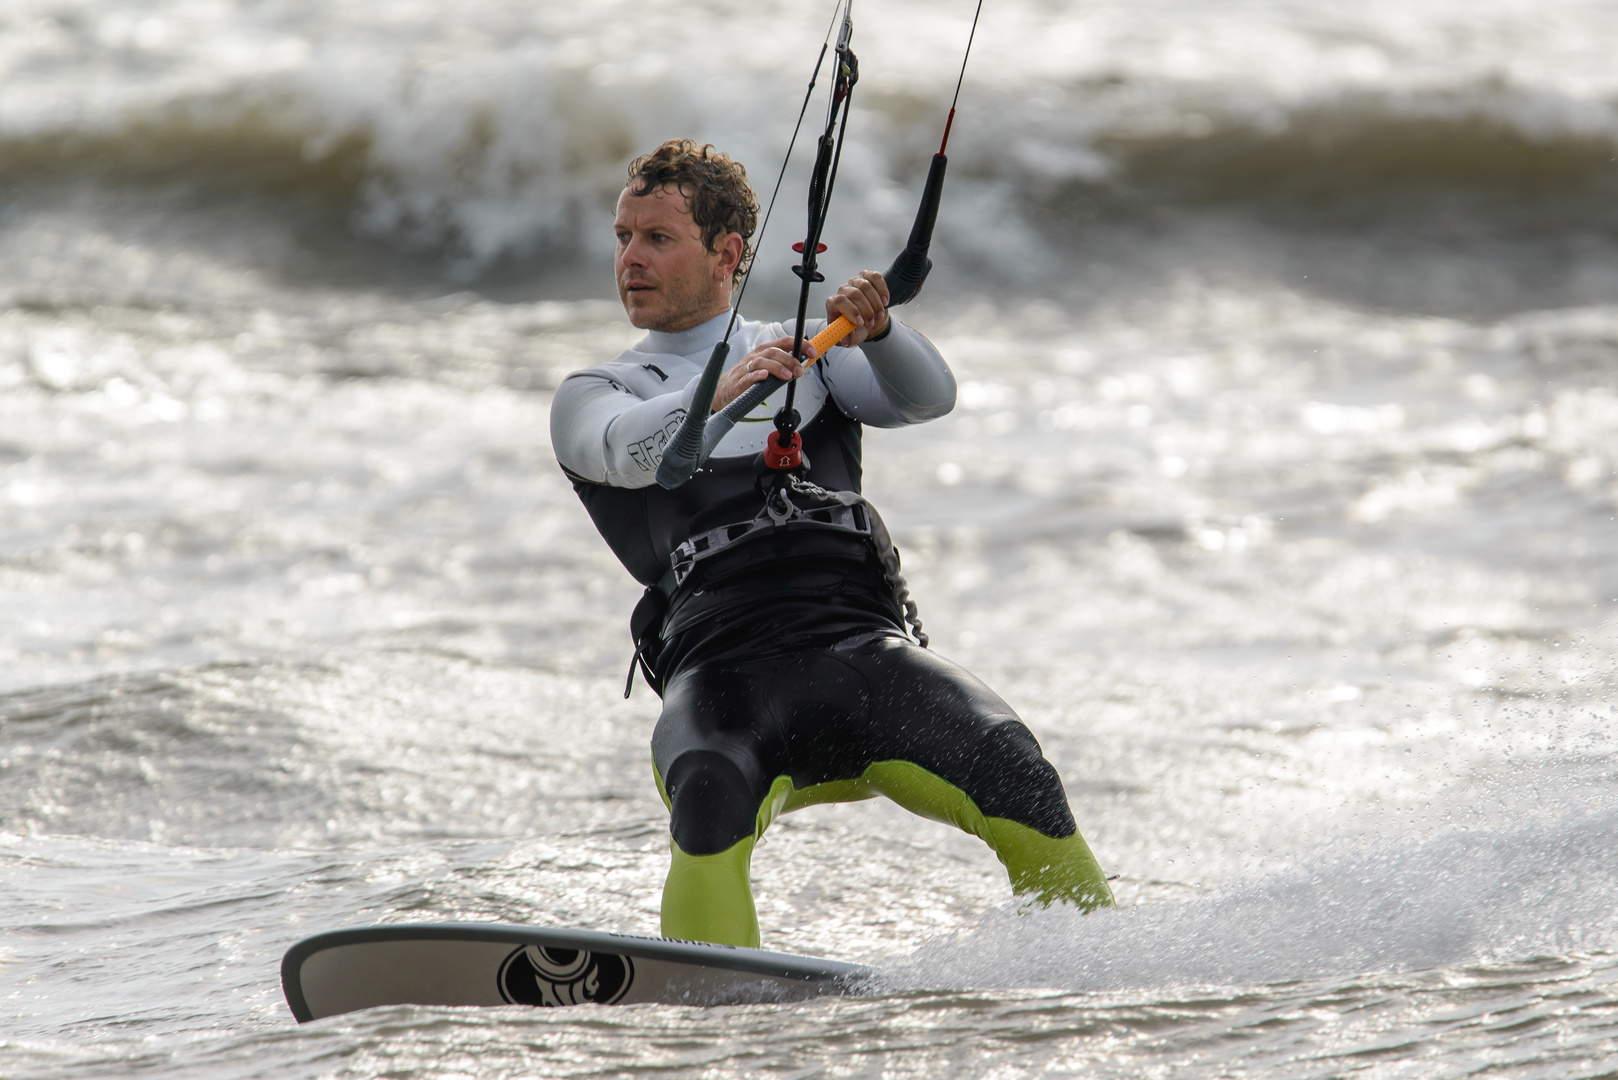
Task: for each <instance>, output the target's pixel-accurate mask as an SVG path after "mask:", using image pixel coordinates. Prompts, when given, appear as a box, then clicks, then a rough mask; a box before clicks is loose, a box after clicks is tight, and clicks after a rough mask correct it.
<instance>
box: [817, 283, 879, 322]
mask: <svg viewBox="0 0 1618 1080" xmlns="http://www.w3.org/2000/svg"><path fill="white" fill-rule="evenodd" d="M862 302H863V303H862ZM862 308H863V310H862ZM826 314H827V316H828V317H829V318H833V319H835V318H836V316H838V315H841V316H843V317H844V318H845V319H847V320H848V321H849V322H851V323H853V324H854V325H855V326H864V325H866V324H867V322H868V321H869V320H870V317H871V315H872V314H874V313H873V312H872V311H871V307H870V302H869V301H866V300H865V297H863V296H861V295H860V294H859V293H858V292H856V291H854V290H852V289H849V287H848V286H846V285H845V286H843V288H842V289H840V290H838V291H837V293H836V294H835V295H833V296H831V297H830V298H828V299H827V301H826Z"/></svg>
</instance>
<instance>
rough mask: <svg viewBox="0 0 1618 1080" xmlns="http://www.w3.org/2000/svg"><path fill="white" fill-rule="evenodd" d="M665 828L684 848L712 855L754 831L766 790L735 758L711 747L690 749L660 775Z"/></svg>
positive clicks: (681, 847) (694, 853)
mask: <svg viewBox="0 0 1618 1080" xmlns="http://www.w3.org/2000/svg"><path fill="white" fill-rule="evenodd" d="M663 786H664V789H665V790H666V791H667V792H668V797H669V832H670V833H671V834H673V837H674V842H675V843H676V844H678V845H679V846H680V849H681V850H682V851H685V852H687V853H689V854H691V855H716V854H718V853H719V852H721V851H725V850H727V849H728V848H731V847H733V846H735V844H736V843H737V842H739V841H740V840H742V839H743V838H746V837H751V836H752V835H753V830H754V827H755V822H756V820H757V817H758V808H759V805H760V803H761V802H762V801H763V798H764V795H765V792H763V791H761V790H758V784H757V783H756V782H753V781H751V780H750V779H749V777H748V776H747V775H746V774H745V773H744V772H743V771H742V769H741V768H740V767H738V766H737V765H736V763H735V762H733V761H731V760H730V759H729V758H728V757H726V756H724V755H723V754H719V753H716V752H714V751H712V750H691V751H687V752H686V753H684V754H681V755H680V756H679V757H677V758H675V759H674V761H673V762H671V763H670V764H669V766H668V769H667V770H666V771H665V772H664V773H663Z"/></svg>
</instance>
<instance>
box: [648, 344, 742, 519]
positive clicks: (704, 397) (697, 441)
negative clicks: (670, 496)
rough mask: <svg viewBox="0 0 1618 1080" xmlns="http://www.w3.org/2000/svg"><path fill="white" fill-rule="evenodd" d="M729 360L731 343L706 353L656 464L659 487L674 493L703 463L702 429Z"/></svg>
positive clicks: (711, 408)
mask: <svg viewBox="0 0 1618 1080" xmlns="http://www.w3.org/2000/svg"><path fill="white" fill-rule="evenodd" d="M729 357H730V342H728V341H721V342H719V343H718V344H716V345H715V346H714V347H713V352H711V353H709V354H708V366H707V367H705V368H703V369H702V378H701V379H699V380H697V392H696V393H695V394H694V395H693V396H692V398H691V408H690V409H689V410H687V412H686V414H685V419H684V420H682V421H680V430H678V431H676V432H675V433H674V438H672V439H670V440H669V444H668V446H666V447H665V448H664V449H663V460H662V461H660V462H658V464H657V482H658V485H659V486H661V487H663V488H665V489H667V490H669V491H673V490H674V489H675V488H677V487H679V486H680V485H682V484H684V483H685V482H686V481H687V480H689V479H691V476H692V474H693V473H695V472H696V471H697V466H698V465H700V464H702V459H703V457H704V456H705V455H704V454H703V453H702V436H703V430H704V428H706V427H707V425H708V414H709V413H710V412H712V411H713V393H714V389H715V388H716V387H718V385H719V376H721V375H723V374H724V373H725V361H726V360H727V359H728V358H729Z"/></svg>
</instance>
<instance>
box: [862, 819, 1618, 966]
mask: <svg viewBox="0 0 1618 1080" xmlns="http://www.w3.org/2000/svg"><path fill="white" fill-rule="evenodd" d="M1615 827H1618V814H1615V813H1613V812H1612V811H1611V810H1607V811H1604V812H1600V813H1593V814H1576V815H1572V816H1569V817H1566V818H1563V819H1561V820H1559V821H1556V822H1553V823H1550V824H1546V825H1534V826H1530V827H1527V828H1522V829H1516V830H1510V831H1503V832H1451V833H1448V834H1445V835H1442V836H1439V837H1437V838H1435V839H1432V840H1428V841H1425V842H1422V843H1415V844H1404V845H1398V846H1391V847H1385V848H1381V849H1373V850H1370V851H1362V852H1357V853H1354V854H1352V855H1347V856H1342V857H1329V856H1328V857H1322V858H1319V859H1317V860H1315V861H1312V862H1310V863H1309V864H1307V865H1305V866H1303V867H1301V868H1300V869H1298V870H1295V871H1291V872H1288V873H1284V874H1278V875H1275V876H1274V877H1270V878H1265V879H1261V880H1258V881H1254V882H1250V883H1247V884H1244V885H1241V886H1240V887H1237V888H1234V889H1232V890H1231V891H1230V892H1229V893H1228V894H1227V895H1225V896H1222V897H1220V898H1219V899H1215V900H1200V901H1192V902H1189V903H1161V904H1151V905H1145V906H1141V907H1136V908H1130V909H1125V910H1121V911H1102V912H1098V913H1095V914H1091V915H1083V914H1081V913H1079V912H1077V911H1076V910H1075V909H1072V908H1066V907H1057V908H1053V909H1051V910H1047V911H1039V910H1035V911H1024V912H1021V913H1017V912H1012V911H1002V912H1000V913H997V914H995V915H994V916H992V917H990V918H989V919H987V920H985V922H984V923H982V924H980V925H979V926H977V927H975V928H973V929H971V930H965V931H961V932H959V933H957V934H954V935H952V936H950V937H948V938H944V939H940V940H936V941H931V942H928V943H926V944H924V945H922V946H921V947H920V948H919V949H918V950H917V951H916V953H915V954H914V955H913V956H911V957H908V958H906V959H905V960H904V961H901V962H899V963H896V964H893V965H891V966H886V967H884V968H882V971H881V975H880V976H879V978H878V980H877V983H876V985H877V986H878V987H881V988H884V989H889V990H896V989H925V988H939V987H983V988H993V987H1001V988H1014V987H1048V988H1052V989H1063V990H1086V991H1110V990H1125V989H1137V988H1153V989H1174V988H1181V987H1195V986H1261V985H1268V984H1275V983H1286V982H1298V981H1306V980H1318V979H1329V978H1335V977H1342V976H1347V975H1359V974H1365V973H1371V972H1413V971H1425V970H1430V969H1434V968H1447V967H1457V966H1463V965H1468V964H1478V963H1499V962H1510V961H1517V960H1530V959H1537V958H1539V957H1543V956H1556V955H1563V954H1567V953H1597V952H1609V951H1612V950H1613V949H1615V948H1618V916H1615V915H1614V910H1615V908H1618V884H1615V883H1614V881H1613V878H1612V874H1611V867H1610V862H1611V859H1610V856H1611V845H1612V836H1613V831H1614V829H1615Z"/></svg>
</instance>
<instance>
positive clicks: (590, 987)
mask: <svg viewBox="0 0 1618 1080" xmlns="http://www.w3.org/2000/svg"><path fill="white" fill-rule="evenodd" d="M634 981H635V964H634V962H633V961H632V960H630V959H629V957H627V956H619V955H618V954H616V953H593V952H589V951H588V950H585V949H561V948H557V947H556V946H554V945H524V946H523V947H522V948H520V949H518V950H516V951H515V952H513V953H512V954H511V955H510V956H508V957H506V959H505V962H504V963H503V964H501V965H500V996H501V997H503V998H505V999H506V1000H507V1001H509V1002H511V1003H512V1004H513V1005H539V1006H542V1007H545V1008H549V1007H551V1006H555V1005H582V1004H584V1003H585V1002H587V1001H593V1002H595V1003H596V1004H597V1005H611V1004H614V1003H615V1002H617V1001H619V1000H621V999H622V998H623V996H624V995H625V994H627V993H628V992H629V987H630V984H631V983H633V982H634Z"/></svg>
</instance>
